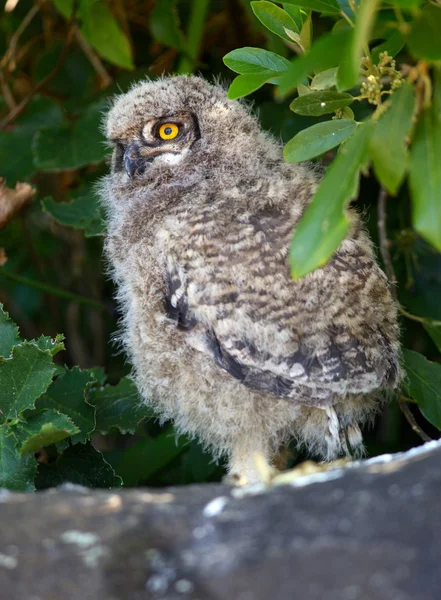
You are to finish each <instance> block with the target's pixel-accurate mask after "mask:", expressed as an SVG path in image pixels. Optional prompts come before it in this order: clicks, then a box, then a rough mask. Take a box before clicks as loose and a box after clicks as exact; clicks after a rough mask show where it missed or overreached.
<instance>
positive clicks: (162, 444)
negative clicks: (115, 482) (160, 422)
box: [114, 430, 187, 486]
mask: <svg viewBox="0 0 441 600" xmlns="http://www.w3.org/2000/svg"><path fill="white" fill-rule="evenodd" d="M186 447H187V440H186V439H185V438H183V437H181V438H180V439H179V443H178V440H176V435H174V434H173V433H171V432H170V430H166V431H164V432H163V433H161V434H160V435H158V436H157V437H155V438H147V439H143V440H139V441H138V442H135V444H133V446H131V447H130V448H129V449H128V450H126V451H125V452H124V453H123V454H122V456H121V458H120V460H119V462H118V463H117V464H115V465H114V467H115V471H116V472H117V473H118V475H119V476H120V477H122V480H123V481H124V486H134V485H138V484H139V483H143V482H146V481H147V480H148V479H149V477H151V476H152V475H154V474H155V473H157V472H158V471H159V470H160V469H162V468H164V467H165V466H166V465H168V464H169V463H170V462H171V461H172V460H174V459H175V458H176V457H177V456H179V454H181V453H182V452H183V451H184V450H185V449H186Z"/></svg>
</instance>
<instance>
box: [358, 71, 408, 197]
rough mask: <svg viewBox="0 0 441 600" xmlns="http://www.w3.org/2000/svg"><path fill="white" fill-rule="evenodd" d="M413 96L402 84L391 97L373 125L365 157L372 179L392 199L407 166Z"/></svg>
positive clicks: (406, 85) (405, 84)
mask: <svg viewBox="0 0 441 600" xmlns="http://www.w3.org/2000/svg"><path fill="white" fill-rule="evenodd" d="M414 109H415V92H414V88H413V86H412V85H411V84H410V83H404V84H403V85H402V86H401V87H400V88H399V89H398V90H397V91H396V92H395V93H394V94H392V97H391V106H390V108H389V109H388V110H387V111H386V112H385V113H384V114H383V116H382V117H381V118H380V119H379V121H378V122H377V126H376V128H375V131H374V133H373V135H372V138H371V142H370V146H369V154H370V157H371V159H372V164H373V167H374V171H375V175H376V176H377V178H378V180H379V181H380V183H381V184H382V185H383V186H384V187H385V188H386V190H387V191H388V192H389V194H392V195H395V194H396V193H397V192H398V190H399V188H400V185H401V183H402V182H403V179H404V176H405V174H406V171H407V166H408V150H407V145H406V141H407V138H408V136H409V135H410V132H411V129H412V126H413V113H414Z"/></svg>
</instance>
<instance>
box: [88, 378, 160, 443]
mask: <svg viewBox="0 0 441 600" xmlns="http://www.w3.org/2000/svg"><path fill="white" fill-rule="evenodd" d="M88 401H89V402H90V404H93V405H94V406H95V421H96V423H95V431H99V432H100V433H109V431H113V430H118V431H120V432H121V433H135V431H136V429H137V428H138V425H139V423H140V422H141V421H142V420H144V419H149V418H151V417H155V416H156V415H155V413H154V412H153V411H152V409H151V408H149V407H148V406H146V405H145V404H144V403H143V402H142V400H141V398H140V396H139V393H138V390H137V388H136V385H135V384H134V382H133V381H132V380H131V379H129V378H128V377H123V378H122V379H121V380H120V381H119V383H118V384H117V385H107V386H106V387H102V388H94V389H93V390H91V391H90V394H89V398H88Z"/></svg>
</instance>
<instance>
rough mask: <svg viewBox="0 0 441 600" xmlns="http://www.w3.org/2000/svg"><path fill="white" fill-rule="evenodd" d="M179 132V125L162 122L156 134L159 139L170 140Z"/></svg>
mask: <svg viewBox="0 0 441 600" xmlns="http://www.w3.org/2000/svg"><path fill="white" fill-rule="evenodd" d="M178 133H179V127H178V126H177V125H176V123H163V124H162V125H161V127H160V128H159V131H158V134H159V137H160V138H161V140H172V139H173V138H175V137H176V136H177V135H178Z"/></svg>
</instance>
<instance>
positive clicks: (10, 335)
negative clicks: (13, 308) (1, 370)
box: [0, 302, 19, 358]
mask: <svg viewBox="0 0 441 600" xmlns="http://www.w3.org/2000/svg"><path fill="white" fill-rule="evenodd" d="M18 342H19V336H18V327H17V325H16V324H15V323H14V321H12V319H10V318H9V314H8V313H7V312H4V310H3V304H2V303H1V302H0V356H4V357H5V358H8V356H10V354H11V352H12V348H13V347H14V346H15V345H16V344H17V343H18Z"/></svg>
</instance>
